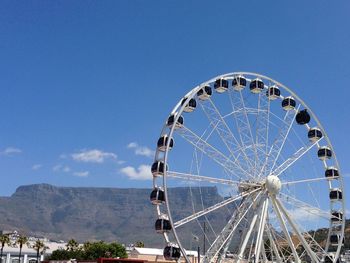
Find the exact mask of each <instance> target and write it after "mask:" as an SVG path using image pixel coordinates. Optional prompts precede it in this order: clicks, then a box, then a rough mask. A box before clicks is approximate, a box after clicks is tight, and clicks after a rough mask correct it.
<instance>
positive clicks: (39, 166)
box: [32, 164, 43, 170]
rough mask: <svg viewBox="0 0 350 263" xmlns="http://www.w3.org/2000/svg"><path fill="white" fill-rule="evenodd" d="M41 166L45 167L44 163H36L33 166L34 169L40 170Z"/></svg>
mask: <svg viewBox="0 0 350 263" xmlns="http://www.w3.org/2000/svg"><path fill="white" fill-rule="evenodd" d="M41 167H43V165H42V164H34V165H33V166H32V170H39V169H40V168H41Z"/></svg>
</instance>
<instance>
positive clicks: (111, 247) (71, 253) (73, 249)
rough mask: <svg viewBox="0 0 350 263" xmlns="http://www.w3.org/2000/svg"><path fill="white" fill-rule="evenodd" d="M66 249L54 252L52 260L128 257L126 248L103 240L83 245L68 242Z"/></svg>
mask: <svg viewBox="0 0 350 263" xmlns="http://www.w3.org/2000/svg"><path fill="white" fill-rule="evenodd" d="M66 247H67V248H66V249H58V250H55V251H53V252H52V254H51V257H50V259H51V260H68V259H72V258H74V259H83V260H95V259H97V258H101V257H112V258H117V257H119V258H127V257H128V255H127V253H126V250H125V248H124V247H123V246H122V245H121V244H118V243H116V242H113V243H109V244H108V243H106V242H103V241H98V242H86V243H84V244H83V246H81V247H80V246H79V245H77V244H75V242H68V243H67V246H66Z"/></svg>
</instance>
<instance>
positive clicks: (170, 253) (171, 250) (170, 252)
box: [163, 244, 181, 260]
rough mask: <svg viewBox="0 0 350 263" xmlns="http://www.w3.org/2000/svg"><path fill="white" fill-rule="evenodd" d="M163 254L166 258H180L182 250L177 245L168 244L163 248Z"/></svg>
mask: <svg viewBox="0 0 350 263" xmlns="http://www.w3.org/2000/svg"><path fill="white" fill-rule="evenodd" d="M163 256H164V258H165V259H166V260H178V259H179V258H180V256H181V250H180V248H179V247H178V246H176V245H173V244H168V245H167V246H166V247H165V248H164V250H163Z"/></svg>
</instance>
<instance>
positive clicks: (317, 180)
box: [282, 177, 329, 185]
mask: <svg viewBox="0 0 350 263" xmlns="http://www.w3.org/2000/svg"><path fill="white" fill-rule="evenodd" d="M327 180H329V179H328V178H327V177H319V178H311V179H305V180H297V181H289V182H283V183H282V185H291V184H299V183H310V182H319V181H327Z"/></svg>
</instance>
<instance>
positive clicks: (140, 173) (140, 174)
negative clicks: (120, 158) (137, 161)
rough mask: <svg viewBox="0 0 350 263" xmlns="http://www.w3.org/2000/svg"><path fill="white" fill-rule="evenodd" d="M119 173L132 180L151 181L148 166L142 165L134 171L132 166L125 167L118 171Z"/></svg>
mask: <svg viewBox="0 0 350 263" xmlns="http://www.w3.org/2000/svg"><path fill="white" fill-rule="evenodd" d="M120 172H121V173H122V174H124V175H126V176H127V177H129V179H132V180H151V179H152V173H151V166H150V165H145V164H142V165H140V166H139V167H138V168H137V169H135V168H134V167H132V166H127V167H124V168H122V169H120Z"/></svg>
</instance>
